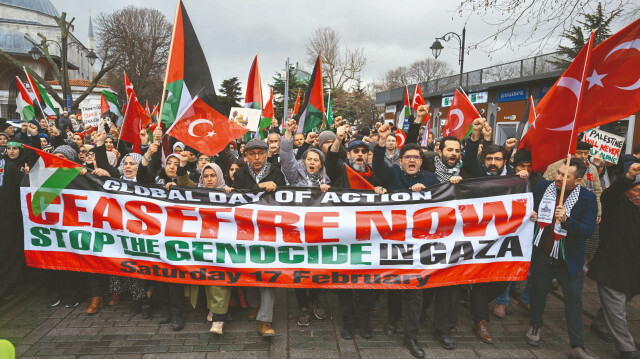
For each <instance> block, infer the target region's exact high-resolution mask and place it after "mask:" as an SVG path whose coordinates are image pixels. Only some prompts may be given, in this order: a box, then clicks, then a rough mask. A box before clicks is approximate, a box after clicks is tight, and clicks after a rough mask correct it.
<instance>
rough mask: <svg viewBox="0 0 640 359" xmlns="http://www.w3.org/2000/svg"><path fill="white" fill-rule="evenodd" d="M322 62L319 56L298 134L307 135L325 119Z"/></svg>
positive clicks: (299, 123)
mask: <svg viewBox="0 0 640 359" xmlns="http://www.w3.org/2000/svg"><path fill="white" fill-rule="evenodd" d="M322 90H323V89H322V61H321V59H320V54H318V61H316V66H314V67H313V72H312V73H311V80H309V88H308V89H307V94H306V95H305V98H304V102H303V104H302V107H301V112H302V115H300V119H299V120H298V130H297V133H307V132H310V131H311V130H312V129H314V128H316V127H317V126H318V125H319V124H321V123H322V119H323V117H324V96H323V91H322Z"/></svg>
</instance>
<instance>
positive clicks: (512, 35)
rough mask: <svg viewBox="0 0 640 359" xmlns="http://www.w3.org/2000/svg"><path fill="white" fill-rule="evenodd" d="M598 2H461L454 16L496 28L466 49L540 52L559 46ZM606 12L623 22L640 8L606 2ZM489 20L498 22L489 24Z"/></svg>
mask: <svg viewBox="0 0 640 359" xmlns="http://www.w3.org/2000/svg"><path fill="white" fill-rule="evenodd" d="M600 2H601V1H600V0H598V1H596V0H460V2H459V4H458V5H457V7H456V12H457V13H458V14H459V15H460V16H461V17H466V20H467V21H468V20H469V18H471V16H474V17H480V18H482V19H483V20H484V22H485V23H486V24H489V25H491V26H493V27H494V28H495V31H493V32H491V33H489V34H487V35H486V36H485V37H483V38H482V39H481V40H480V41H478V42H476V43H473V44H471V45H470V46H469V47H468V50H469V49H474V48H483V49H486V50H488V51H489V53H490V54H492V53H495V52H496V51H498V50H500V49H504V48H510V49H515V48H516V47H518V46H530V45H533V46H534V51H536V52H540V51H542V50H545V49H547V48H548V47H549V46H553V47H557V45H559V44H560V41H561V37H560V35H561V34H563V33H565V32H566V31H568V30H569V29H570V28H571V26H572V25H573V24H574V23H575V22H576V21H577V20H578V18H579V17H580V16H581V14H583V13H584V12H585V11H590V10H594V9H595V8H596V6H597V5H598V4H599V3H600ZM602 5H603V7H604V8H605V9H606V11H607V12H609V13H613V12H615V11H622V15H623V18H626V19H633V20H635V19H636V18H637V15H638V14H640V4H639V3H638V2H637V1H633V0H609V1H607V2H604V3H603V4H602ZM488 18H497V20H494V21H489V20H485V19H488Z"/></svg>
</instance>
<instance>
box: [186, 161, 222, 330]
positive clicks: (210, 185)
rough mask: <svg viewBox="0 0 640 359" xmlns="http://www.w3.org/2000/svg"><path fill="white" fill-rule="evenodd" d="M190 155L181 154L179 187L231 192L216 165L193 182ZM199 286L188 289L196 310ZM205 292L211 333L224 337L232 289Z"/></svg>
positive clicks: (214, 288)
mask: <svg viewBox="0 0 640 359" xmlns="http://www.w3.org/2000/svg"><path fill="white" fill-rule="evenodd" d="M188 162H189V160H188V154H187V153H185V151H182V152H181V153H180V167H179V168H178V185H179V186H186V187H200V188H207V189H218V190H226V191H229V190H230V188H229V187H227V186H226V184H225V181H224V177H223V174H222V169H220V166H218V165H217V164H215V163H206V164H205V165H204V166H202V170H201V171H202V175H201V176H200V178H199V180H198V183H196V182H194V181H192V180H191V179H190V178H189V175H188V173H187V164H188ZM199 288H200V286H199V285H190V286H188V287H187V293H188V295H189V298H190V299H191V305H192V306H193V308H194V309H195V308H196V304H197V302H198V290H199ZM204 292H205V294H206V296H207V308H208V309H209V314H208V315H207V321H209V322H213V323H212V324H211V329H209V331H210V332H211V333H214V334H218V335H222V327H223V325H224V319H225V317H226V315H227V312H228V311H229V300H230V298H231V287H223V286H213V285H207V286H204Z"/></svg>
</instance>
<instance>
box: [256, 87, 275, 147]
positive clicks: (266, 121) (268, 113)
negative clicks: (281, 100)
mask: <svg viewBox="0 0 640 359" xmlns="http://www.w3.org/2000/svg"><path fill="white" fill-rule="evenodd" d="M269 93H270V95H269V101H267V104H266V105H265V106H264V111H262V116H261V117H260V124H259V125H258V133H259V134H260V136H262V138H267V131H266V130H267V129H268V128H269V126H271V122H272V121H273V119H274V118H275V115H274V112H273V88H271V87H269Z"/></svg>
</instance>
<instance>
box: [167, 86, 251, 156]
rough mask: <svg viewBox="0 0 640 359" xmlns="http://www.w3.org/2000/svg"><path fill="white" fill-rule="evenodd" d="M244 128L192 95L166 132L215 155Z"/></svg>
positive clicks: (243, 131)
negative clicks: (192, 97)
mask: <svg viewBox="0 0 640 359" xmlns="http://www.w3.org/2000/svg"><path fill="white" fill-rule="evenodd" d="M247 131H249V129H247V128H245V127H242V126H240V125H238V124H236V123H234V122H233V121H231V120H229V119H228V118H227V117H225V116H224V115H222V114H220V113H219V112H218V111H216V110H214V109H213V108H212V107H211V106H209V105H207V104H206V103H205V102H204V101H202V99H200V98H199V97H198V96H196V97H195V98H194V99H193V101H191V103H190V104H189V105H188V106H187V109H186V110H185V111H184V112H183V113H182V114H181V115H178V118H177V120H176V121H175V122H174V123H173V125H171V127H170V128H169V131H167V133H168V134H169V135H170V136H173V137H175V138H177V139H178V140H180V141H182V142H183V143H184V144H185V145H187V146H190V147H193V148H195V149H196V150H198V151H200V152H201V153H204V154H206V155H209V156H215V155H216V154H217V153H218V152H220V151H222V150H223V149H224V148H225V147H226V146H227V144H228V143H229V142H231V141H233V140H235V139H236V138H238V137H240V136H243V135H244V134H245V133H247Z"/></svg>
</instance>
